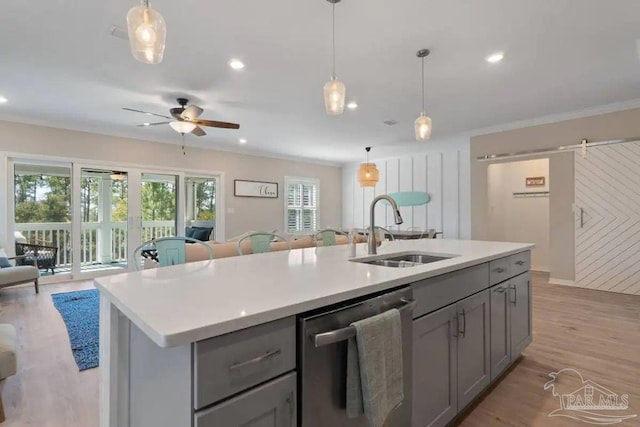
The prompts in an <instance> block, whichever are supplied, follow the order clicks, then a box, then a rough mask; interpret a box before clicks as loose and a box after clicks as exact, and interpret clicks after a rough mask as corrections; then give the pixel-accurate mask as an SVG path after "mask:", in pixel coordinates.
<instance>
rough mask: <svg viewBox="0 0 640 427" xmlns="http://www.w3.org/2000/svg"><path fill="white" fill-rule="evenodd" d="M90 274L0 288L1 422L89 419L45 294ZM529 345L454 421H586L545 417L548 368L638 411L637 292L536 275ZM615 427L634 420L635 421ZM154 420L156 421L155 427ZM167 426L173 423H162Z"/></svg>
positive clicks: (89, 408)
mask: <svg viewBox="0 0 640 427" xmlns="http://www.w3.org/2000/svg"><path fill="white" fill-rule="evenodd" d="M91 287H92V285H91V282H75V283H64V284H56V285H43V286H41V291H40V294H39V295H35V294H34V292H33V286H25V287H16V288H12V289H3V290H2V291H1V292H0V322H3V323H12V324H14V325H15V326H16V328H17V329H18V334H19V351H20V354H19V373H18V375H16V376H14V377H11V378H9V379H7V380H6V381H4V382H3V384H2V389H3V392H2V393H3V397H4V402H5V410H6V414H7V421H6V422H5V424H3V426H11V427H13V426H38V427H49V426H50V427H67V426H82V427H96V426H97V425H98V370H97V369H93V370H88V371H84V372H78V369H77V367H76V364H75V362H74V361H73V357H72V356H71V350H70V348H69V340H68V337H67V332H66V329H65V327H64V324H63V322H62V319H61V317H60V315H59V314H58V312H57V310H56V309H55V308H54V307H53V304H52V302H51V294H52V293H56V292H67V291H73V290H80V289H88V288H91ZM533 310H534V312H533V318H534V324H533V328H534V329H533V332H534V338H533V343H532V344H531V345H530V346H529V347H528V348H527V350H526V351H525V357H524V358H523V359H522V360H521V361H520V362H519V363H518V364H517V365H516V366H515V367H514V368H513V369H512V370H511V371H510V372H509V373H508V374H507V375H506V376H505V377H504V378H503V379H502V380H501V381H500V382H499V383H498V385H497V386H495V387H494V388H493V389H492V390H491V391H490V392H488V393H486V394H485V396H484V398H483V399H482V401H481V402H480V403H478V404H477V405H476V406H475V407H474V408H473V409H472V410H471V411H470V412H469V413H468V415H467V416H466V417H465V418H464V419H462V420H461V421H460V422H459V425H461V426H463V427H491V426H498V427H499V426H536V427H543V426H544V427H547V426H549V427H555V426H563V427H564V426H567V427H575V426H581V425H586V424H584V423H581V422H578V421H573V420H569V419H558V418H549V417H548V416H547V414H548V413H549V412H551V411H553V410H554V409H556V408H557V407H558V401H557V398H555V397H553V396H552V395H551V393H550V392H549V391H545V390H543V386H544V384H545V383H546V382H547V381H548V380H549V379H550V378H549V377H548V374H549V373H550V372H552V371H558V370H560V369H563V368H566V367H573V368H576V369H577V370H579V371H580V372H581V373H582V375H583V376H584V377H585V379H591V380H593V381H595V382H597V383H599V384H601V385H603V386H605V387H607V388H609V389H611V390H613V391H615V392H617V393H619V394H625V393H626V394H629V401H630V402H629V405H630V410H631V411H632V412H633V413H637V414H639V415H640V297H638V296H632V295H622V294H613V293H607V292H601V291H593V290H586V289H578V288H569V287H563V286H556V285H550V284H548V281H547V277H546V275H542V274H534V287H533ZM618 425H620V426H640V419H638V418H636V419H633V420H630V421H626V422H624V423H622V424H618ZM159 427H161V426H159ZM167 427H173V426H167Z"/></svg>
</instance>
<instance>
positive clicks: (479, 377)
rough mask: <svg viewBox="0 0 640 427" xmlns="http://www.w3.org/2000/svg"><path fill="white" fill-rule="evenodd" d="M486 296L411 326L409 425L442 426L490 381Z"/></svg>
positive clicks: (438, 313)
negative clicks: (411, 403) (411, 376)
mask: <svg viewBox="0 0 640 427" xmlns="http://www.w3.org/2000/svg"><path fill="white" fill-rule="evenodd" d="M489 344H490V340H489V295H488V291H486V290H485V291H482V292H479V293H477V294H475V295H473V296H471V297H468V298H466V299H463V300H462V301H460V302H458V303H456V304H452V305H450V306H448V307H445V308H443V309H441V310H438V311H436V312H435V313H431V314H428V315H426V316H423V317H421V318H419V319H417V320H415V321H414V322H413V420H412V425H413V427H427V426H429V427H436V426H445V425H447V423H448V422H449V421H451V420H452V419H453V418H454V417H455V416H456V414H457V413H458V410H459V409H462V408H464V407H465V406H466V405H467V404H468V403H469V402H471V401H472V400H473V399H474V398H475V397H476V396H477V395H478V394H479V393H480V392H481V391H482V390H483V389H484V388H485V387H486V386H487V385H488V384H489V382H490V364H489V358H490V353H489Z"/></svg>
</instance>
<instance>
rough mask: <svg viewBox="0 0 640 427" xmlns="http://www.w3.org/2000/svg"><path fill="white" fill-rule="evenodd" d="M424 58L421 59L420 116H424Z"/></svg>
mask: <svg viewBox="0 0 640 427" xmlns="http://www.w3.org/2000/svg"><path fill="white" fill-rule="evenodd" d="M424 112H425V109H424V56H423V57H422V114H424Z"/></svg>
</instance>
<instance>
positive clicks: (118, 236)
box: [15, 221, 176, 267]
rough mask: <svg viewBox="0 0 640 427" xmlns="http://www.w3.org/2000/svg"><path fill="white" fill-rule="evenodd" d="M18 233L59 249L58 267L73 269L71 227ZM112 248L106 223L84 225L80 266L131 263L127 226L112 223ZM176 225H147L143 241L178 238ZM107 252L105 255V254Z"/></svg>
mask: <svg viewBox="0 0 640 427" xmlns="http://www.w3.org/2000/svg"><path fill="white" fill-rule="evenodd" d="M15 229H16V231H19V232H21V233H22V234H23V235H24V237H25V238H26V239H27V241H28V242H30V243H36V244H42V245H50V246H55V247H57V248H58V259H57V262H56V265H57V266H58V267H65V266H70V265H71V256H72V241H71V223H68V222H50V223H18V224H16V225H15ZM108 230H109V232H108V234H109V236H105V237H106V238H108V239H109V242H108V245H107V243H106V242H103V232H104V231H103V224H102V222H83V223H82V228H81V231H80V263H81V264H83V265H86V264H97V263H105V262H126V261H127V223H126V222H124V221H122V222H111V223H110V224H109V228H108ZM175 233H176V226H175V222H174V221H143V222H142V230H141V234H142V241H144V242H146V241H148V240H151V239H154V238H159V237H167V236H175ZM103 252H104V253H103Z"/></svg>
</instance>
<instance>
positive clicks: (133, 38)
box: [127, 3, 167, 64]
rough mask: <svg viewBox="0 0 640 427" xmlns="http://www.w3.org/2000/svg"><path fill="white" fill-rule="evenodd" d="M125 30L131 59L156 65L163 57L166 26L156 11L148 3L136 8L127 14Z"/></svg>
mask: <svg viewBox="0 0 640 427" xmlns="http://www.w3.org/2000/svg"><path fill="white" fill-rule="evenodd" d="M127 30H128V33H129V44H130V45H131V53H132V54H133V57H134V58H135V59H137V60H138V61H140V62H144V63H145V64H158V63H160V62H162V57H163V56H164V46H165V41H166V37H167V24H165V22H164V18H163V17H162V15H160V13H158V11H157V10H154V9H151V7H149V5H148V3H144V4H142V5H140V6H136V7H133V8H131V10H129V13H127Z"/></svg>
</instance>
